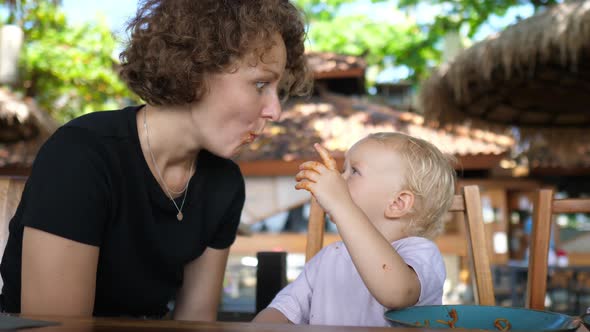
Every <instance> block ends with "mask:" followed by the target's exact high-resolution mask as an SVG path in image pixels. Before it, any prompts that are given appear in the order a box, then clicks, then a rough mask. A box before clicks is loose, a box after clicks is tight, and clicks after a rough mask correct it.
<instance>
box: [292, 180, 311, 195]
mask: <svg viewBox="0 0 590 332" xmlns="http://www.w3.org/2000/svg"><path fill="white" fill-rule="evenodd" d="M312 184H313V183H312V182H310V181H307V180H303V181H301V182H298V183H297V184H296V185H295V189H297V190H299V189H304V190H307V191H309V192H310V193H312V194H313V191H312V189H311V185H312Z"/></svg>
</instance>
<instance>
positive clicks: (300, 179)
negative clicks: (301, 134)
mask: <svg viewBox="0 0 590 332" xmlns="http://www.w3.org/2000/svg"><path fill="white" fill-rule="evenodd" d="M314 148H315V149H316V151H317V152H318V153H319V154H320V157H321V158H322V160H323V162H324V163H323V164H322V163H320V162H317V161H307V162H305V163H303V164H301V165H299V169H300V171H299V173H297V175H296V176H295V180H297V184H296V185H295V189H305V190H307V191H309V192H310V193H311V194H312V195H313V196H314V197H315V198H316V199H317V201H318V203H320V205H321V206H322V208H323V209H324V211H326V213H328V214H330V215H331V216H334V211H337V209H338V207H339V206H342V205H343V204H347V203H348V202H351V201H352V199H351V197H350V193H349V192H348V186H347V184H346V181H345V180H344V178H343V177H342V175H341V174H340V172H338V170H337V169H336V161H335V160H334V158H332V156H330V154H329V153H328V151H327V150H326V149H324V148H323V147H322V146H321V145H319V144H314Z"/></svg>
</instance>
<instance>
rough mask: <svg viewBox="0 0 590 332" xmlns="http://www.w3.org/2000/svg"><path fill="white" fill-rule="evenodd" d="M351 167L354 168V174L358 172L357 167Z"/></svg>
mask: <svg viewBox="0 0 590 332" xmlns="http://www.w3.org/2000/svg"><path fill="white" fill-rule="evenodd" d="M351 169H352V174H358V172H359V171H358V170H357V169H356V167H352V168H351Z"/></svg>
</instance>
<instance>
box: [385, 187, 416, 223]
mask: <svg viewBox="0 0 590 332" xmlns="http://www.w3.org/2000/svg"><path fill="white" fill-rule="evenodd" d="M413 206H414V194H413V193H412V192H410V191H407V190H402V191H400V192H399V193H397V194H396V195H395V197H393V198H392V199H391V200H390V201H389V204H387V207H386V208H385V217H386V218H389V219H399V218H401V217H403V216H405V215H406V214H408V213H410V211H412V207H413Z"/></svg>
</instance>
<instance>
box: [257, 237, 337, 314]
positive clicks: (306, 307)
mask: <svg viewBox="0 0 590 332" xmlns="http://www.w3.org/2000/svg"><path fill="white" fill-rule="evenodd" d="M324 249H325V248H324ZM323 254H324V250H321V251H320V252H319V253H317V254H316V255H315V256H314V257H313V258H312V259H311V260H310V261H309V262H307V263H306V264H305V266H304V267H303V271H302V272H301V273H300V274H299V276H298V277H297V279H295V280H294V281H293V282H292V283H290V284H289V285H287V287H285V288H283V289H282V290H281V291H280V292H279V294H277V296H275V298H274V299H273V300H272V302H271V303H270V304H269V305H268V307H269V308H274V309H277V310H278V311H280V312H281V313H282V314H283V315H285V317H287V319H288V320H289V321H290V322H291V323H293V324H309V315H310V311H311V296H312V294H313V288H314V287H313V286H314V280H315V277H316V275H317V272H318V268H319V266H320V261H321V259H322V256H323Z"/></svg>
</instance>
